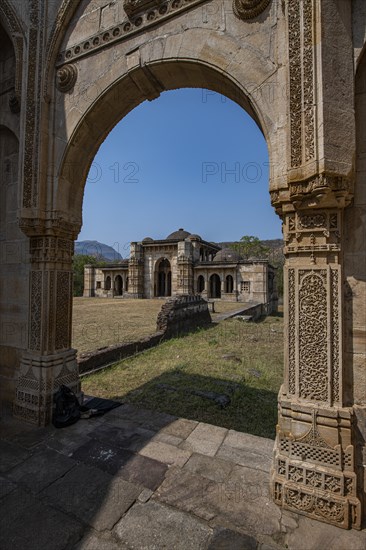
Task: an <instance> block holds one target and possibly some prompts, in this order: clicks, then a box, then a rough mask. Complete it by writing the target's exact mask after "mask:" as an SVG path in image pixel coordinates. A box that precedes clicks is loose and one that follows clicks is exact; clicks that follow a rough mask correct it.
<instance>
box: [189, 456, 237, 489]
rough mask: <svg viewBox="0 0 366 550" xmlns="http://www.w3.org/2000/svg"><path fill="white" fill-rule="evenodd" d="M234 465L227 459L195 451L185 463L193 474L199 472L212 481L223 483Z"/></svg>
mask: <svg viewBox="0 0 366 550" xmlns="http://www.w3.org/2000/svg"><path fill="white" fill-rule="evenodd" d="M233 467H234V465H233V464H232V463H231V462H229V461H227V460H221V459H220V458H217V457H211V456H205V455H199V454H196V453H194V454H193V455H192V456H191V457H190V459H189V460H188V462H187V463H186V464H185V466H184V469H186V470H189V471H190V472H192V473H193V474H198V475H200V476H203V477H206V478H208V479H211V480H212V481H217V482H219V483H222V482H224V481H225V480H226V478H227V477H228V475H229V474H230V472H231V471H232V469H233Z"/></svg>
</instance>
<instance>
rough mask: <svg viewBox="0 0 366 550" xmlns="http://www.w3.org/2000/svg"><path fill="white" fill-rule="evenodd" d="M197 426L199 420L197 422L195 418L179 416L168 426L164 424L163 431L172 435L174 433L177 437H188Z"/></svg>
mask: <svg viewBox="0 0 366 550" xmlns="http://www.w3.org/2000/svg"><path fill="white" fill-rule="evenodd" d="M196 426H198V422H196V421H195V420H187V419H186V418H178V419H177V420H174V421H173V422H171V423H170V424H168V425H167V426H164V427H163V428H162V430H161V431H162V432H164V433H167V434H170V435H174V436H175V437H181V438H182V439H187V437H188V436H189V435H190V434H191V433H192V432H193V430H194V429H195V428H196Z"/></svg>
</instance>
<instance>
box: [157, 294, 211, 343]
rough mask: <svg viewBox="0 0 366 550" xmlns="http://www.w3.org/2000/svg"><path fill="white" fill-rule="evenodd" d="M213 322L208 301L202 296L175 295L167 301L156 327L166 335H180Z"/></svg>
mask: <svg viewBox="0 0 366 550" xmlns="http://www.w3.org/2000/svg"><path fill="white" fill-rule="evenodd" d="M211 322H212V320H211V315H210V312H209V310H208V303H207V302H206V300H204V299H203V298H202V297H201V296H190V295H186V294H184V295H181V296H174V298H170V299H169V300H167V301H166V302H165V304H164V305H163V307H162V308H161V311H160V313H159V315H158V318H157V325H156V328H157V330H158V331H159V332H163V333H164V335H165V336H166V337H172V336H178V335H179V334H184V333H186V332H190V331H192V330H195V329H197V328H199V327H205V326H207V325H210V324H211Z"/></svg>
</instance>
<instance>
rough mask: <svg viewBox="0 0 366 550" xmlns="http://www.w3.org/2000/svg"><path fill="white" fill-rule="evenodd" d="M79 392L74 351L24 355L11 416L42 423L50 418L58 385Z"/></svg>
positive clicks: (48, 421)
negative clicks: (46, 354)
mask: <svg viewBox="0 0 366 550" xmlns="http://www.w3.org/2000/svg"><path fill="white" fill-rule="evenodd" d="M62 384H64V385H66V386H68V387H69V388H71V389H72V390H73V391H74V392H75V393H76V394H78V393H79V392H80V382H79V371H78V365H77V361H76V351H75V350H73V349H71V350H67V352H64V353H60V354H57V355H48V356H41V357H40V356H33V355H32V354H28V355H24V356H23V358H22V361H21V364H20V374H19V378H18V381H17V385H16V393H15V401H14V406H13V414H14V416H15V417H17V418H19V419H21V420H23V421H26V422H29V423H31V424H36V425H37V426H46V425H47V424H49V423H50V422H51V420H52V407H53V394H54V393H55V392H56V391H57V389H58V388H59V387H60V386H61V385H62Z"/></svg>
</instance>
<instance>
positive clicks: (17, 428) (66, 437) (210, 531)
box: [0, 404, 366, 550]
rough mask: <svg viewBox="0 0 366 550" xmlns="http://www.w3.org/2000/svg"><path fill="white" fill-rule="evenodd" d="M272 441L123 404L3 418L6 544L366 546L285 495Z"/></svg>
mask: <svg viewBox="0 0 366 550" xmlns="http://www.w3.org/2000/svg"><path fill="white" fill-rule="evenodd" d="M272 449H273V441H272V440H269V439H264V438H261V437H256V436H253V435H248V434H243V433H239V432H237V431H235V430H228V429H226V428H221V427H217V426H212V425H210V424H205V423H202V422H200V423H198V422H196V421H193V420H187V419H182V418H177V417H174V416H171V415H167V414H164V413H157V412H154V411H151V410H147V409H141V408H140V407H135V406H133V405H127V404H125V405H122V406H121V407H119V408H117V409H114V410H113V411H111V412H109V413H107V414H106V415H105V416H103V417H94V418H91V419H89V420H80V421H79V422H78V423H77V424H74V425H73V426H69V427H68V428H64V429H62V430H57V429H56V428H54V427H53V426H49V427H47V428H34V427H30V426H26V425H25V424H24V423H19V422H17V421H16V420H14V419H12V418H9V417H7V418H4V417H2V418H1V422H0V488H1V491H0V548H1V550H40V549H47V550H97V549H98V550H163V549H166V550H167V549H169V550H170V549H174V550H219V549H230V550H235V549H237V550H239V549H240V550H244V549H245V550H285V549H288V550H323V549H325V548H329V549H330V548H331V549H332V550H345V549H346V548H347V550H364V549H365V546H366V537H365V535H366V532H365V531H345V530H343V529H339V528H337V527H334V526H331V525H327V524H325V523H321V522H317V521H314V520H311V519H309V518H307V517H305V516H301V515H298V514H295V513H292V512H289V511H286V510H284V509H282V508H279V507H278V506H276V505H275V504H274V502H273V501H272V499H271V497H270V493H269V480H270V467H271V459H272Z"/></svg>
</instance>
